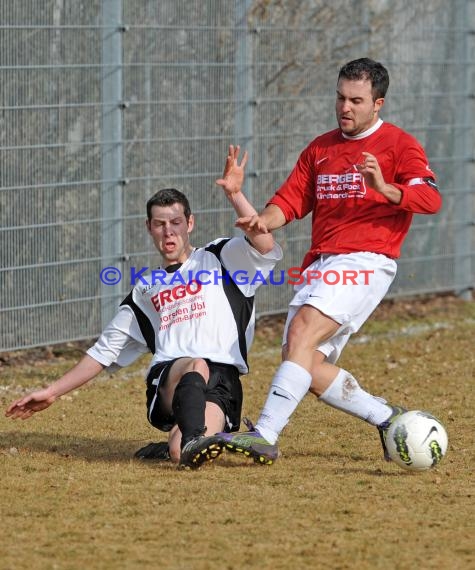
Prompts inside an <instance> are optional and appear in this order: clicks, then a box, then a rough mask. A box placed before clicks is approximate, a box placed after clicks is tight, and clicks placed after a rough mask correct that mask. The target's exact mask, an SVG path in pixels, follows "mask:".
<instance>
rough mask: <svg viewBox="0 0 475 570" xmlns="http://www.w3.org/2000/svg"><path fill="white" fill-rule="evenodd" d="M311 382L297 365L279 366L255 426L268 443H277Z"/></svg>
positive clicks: (288, 363) (288, 362)
mask: <svg viewBox="0 0 475 570" xmlns="http://www.w3.org/2000/svg"><path fill="white" fill-rule="evenodd" d="M311 382H312V376H311V374H310V373H309V372H308V371H307V370H305V368H303V367H302V366H300V365H299V364H296V363H295V362H291V361H290V360H285V361H284V362H282V364H281V365H280V366H279V368H278V369H277V372H276V373H275V376H274V378H273V380H272V384H271V387H270V390H269V393H268V395H267V400H266V403H265V404H264V407H263V409H262V412H261V415H260V416H259V420H258V421H257V424H256V429H257V430H258V431H259V433H260V434H261V435H262V437H264V439H266V440H267V441H268V442H269V443H272V444H274V443H275V442H276V441H277V439H278V437H279V435H280V432H281V431H282V430H283V429H284V427H285V426H286V425H287V423H288V421H289V418H290V416H291V415H292V414H293V412H294V411H295V409H296V408H297V406H298V405H299V404H300V402H301V401H302V400H303V398H304V396H305V394H306V393H307V392H308V389H309V388H310V384H311Z"/></svg>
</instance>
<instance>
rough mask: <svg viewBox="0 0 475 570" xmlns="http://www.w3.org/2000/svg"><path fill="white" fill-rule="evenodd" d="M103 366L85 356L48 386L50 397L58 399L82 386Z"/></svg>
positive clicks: (100, 370)
mask: <svg viewBox="0 0 475 570" xmlns="http://www.w3.org/2000/svg"><path fill="white" fill-rule="evenodd" d="M102 370H104V366H103V365H102V364H100V363H99V362H97V360H94V358H91V357H90V356H89V355H87V354H86V356H84V357H83V358H82V359H81V360H80V361H79V362H78V363H77V364H76V366H74V367H73V368H71V370H69V371H68V372H66V373H65V374H64V375H63V376H61V378H59V379H58V380H56V381H55V382H53V383H52V384H50V385H49V386H48V391H49V392H50V393H51V396H52V397H54V398H55V399H56V398H59V397H60V396H63V395H64V394H67V393H68V392H71V391H72V390H75V389H76V388H79V387H80V386H83V385H84V384H86V383H87V382H89V381H90V380H92V379H93V378H95V377H96V376H97V375H98V374H99V373H100V372H102Z"/></svg>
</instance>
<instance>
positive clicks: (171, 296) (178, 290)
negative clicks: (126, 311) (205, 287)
mask: <svg viewBox="0 0 475 570" xmlns="http://www.w3.org/2000/svg"><path fill="white" fill-rule="evenodd" d="M201 288H202V284H201V283H200V282H199V281H195V280H193V281H190V282H189V283H187V284H186V285H177V286H176V287H173V288H172V289H163V290H162V291H159V292H158V293H157V294H155V295H152V297H150V300H151V301H152V305H153V307H154V309H155V310H156V311H157V313H158V312H160V311H161V310H162V309H163V307H165V306H166V305H167V304H168V303H173V302H174V301H178V300H179V299H184V298H185V297H187V296H188V295H190V296H192V295H196V294H197V293H199V292H200V291H201Z"/></svg>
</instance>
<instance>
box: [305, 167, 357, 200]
mask: <svg viewBox="0 0 475 570" xmlns="http://www.w3.org/2000/svg"><path fill="white" fill-rule="evenodd" d="M365 195H366V185H365V181H364V178H363V176H362V175H361V173H359V172H358V171H357V170H356V166H353V167H352V169H350V171H348V172H345V173H343V174H319V175H318V176H317V184H316V196H317V200H328V199H339V200H341V199H345V198H362V197H363V196H365Z"/></svg>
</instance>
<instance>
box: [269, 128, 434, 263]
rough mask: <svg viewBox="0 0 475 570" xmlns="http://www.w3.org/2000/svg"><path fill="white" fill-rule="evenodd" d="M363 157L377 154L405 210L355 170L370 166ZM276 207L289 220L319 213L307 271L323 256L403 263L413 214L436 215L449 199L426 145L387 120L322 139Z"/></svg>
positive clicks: (289, 181) (306, 260) (279, 196)
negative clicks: (357, 255)
mask: <svg viewBox="0 0 475 570" xmlns="http://www.w3.org/2000/svg"><path fill="white" fill-rule="evenodd" d="M362 152H369V153H371V154H373V155H374V156H375V157H376V158H377V160H378V162H379V165H380V168H381V171H382V174H383V177H384V180H385V182H386V183H387V184H392V185H393V186H395V187H397V188H399V189H400V190H401V192H402V199H401V202H400V203H399V204H393V203H392V202H390V201H389V200H388V199H387V198H385V197H384V196H383V195H382V194H380V193H378V192H376V191H375V190H373V189H372V188H371V187H369V186H367V185H366V183H365V180H364V178H363V176H362V175H361V174H360V173H359V172H358V171H357V169H356V166H355V165H356V164H361V163H362V162H363V160H364V157H363V156H362ZM269 204H275V205H277V206H278V207H279V208H280V209H281V210H282V212H283V213H284V215H285V218H286V221H287V222H290V221H291V220H293V219H295V218H297V219H301V218H303V217H304V216H306V215H307V214H309V213H310V212H312V244H311V247H310V250H309V251H308V252H307V254H306V255H305V258H304V260H303V263H302V266H303V267H304V268H305V267H307V266H308V265H309V264H310V263H312V261H313V260H314V259H315V258H317V257H318V255H320V254H321V253H351V252H357V251H370V252H373V253H383V254H385V255H387V256H388V257H392V258H397V257H399V255H400V251H401V245H402V243H403V241H404V238H405V236H406V235H407V232H408V231H409V226H410V224H411V221H412V216H413V214H435V213H436V212H437V211H438V210H439V209H440V207H441V205H442V199H441V196H440V194H439V192H438V190H437V186H436V184H435V175H434V173H433V172H432V170H431V169H430V167H429V164H428V160H427V157H426V154H425V152H424V149H423V148H422V146H421V145H420V144H419V142H418V141H417V140H416V139H415V138H414V137H413V136H411V135H410V134H408V133H406V132H405V131H403V130H402V129H400V128H398V127H396V126H395V125H392V124H390V123H384V122H382V121H381V120H380V121H378V123H376V125H374V126H373V127H372V128H371V129H369V130H368V131H366V132H365V133H362V134H361V135H359V136H356V137H348V136H345V135H344V134H343V133H342V132H341V131H340V129H335V130H333V131H330V132H328V133H325V134H323V135H321V136H319V137H317V138H316V139H314V140H313V141H312V142H311V143H310V144H309V145H308V146H307V148H305V150H303V152H302V153H301V155H300V157H299V159H298V161H297V164H296V165H295V167H294V169H293V170H292V172H291V173H290V175H289V177H288V178H287V180H286V181H285V182H284V184H283V185H282V186H281V187H280V188H279V189H278V190H277V192H276V194H275V195H274V196H273V198H272V199H271V200H270V201H269Z"/></svg>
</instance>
